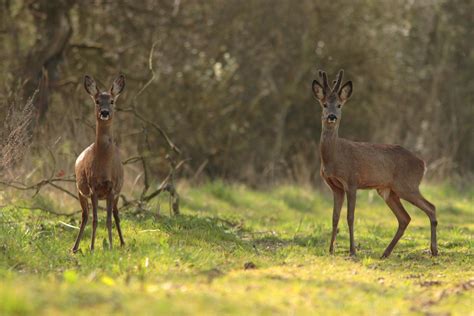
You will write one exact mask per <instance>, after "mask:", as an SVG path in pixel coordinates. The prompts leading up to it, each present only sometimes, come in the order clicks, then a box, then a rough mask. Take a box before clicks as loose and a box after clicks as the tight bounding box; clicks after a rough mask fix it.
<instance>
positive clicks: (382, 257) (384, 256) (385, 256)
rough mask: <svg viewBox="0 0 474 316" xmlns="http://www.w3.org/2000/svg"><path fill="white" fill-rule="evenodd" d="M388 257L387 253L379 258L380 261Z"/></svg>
mask: <svg viewBox="0 0 474 316" xmlns="http://www.w3.org/2000/svg"><path fill="white" fill-rule="evenodd" d="M389 256H390V254H389V253H385V252H384V253H383V255H382V256H381V257H380V259H387V258H388V257H389Z"/></svg>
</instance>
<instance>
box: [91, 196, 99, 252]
mask: <svg viewBox="0 0 474 316" xmlns="http://www.w3.org/2000/svg"><path fill="white" fill-rule="evenodd" d="M91 200H92V238H91V251H94V244H95V231H96V229H97V205H98V204H99V200H98V199H97V195H96V194H95V193H93V194H92V198H91Z"/></svg>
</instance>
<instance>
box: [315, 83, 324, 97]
mask: <svg viewBox="0 0 474 316" xmlns="http://www.w3.org/2000/svg"><path fill="white" fill-rule="evenodd" d="M312 87H313V94H314V96H315V97H316V99H318V100H319V101H322V100H323V99H324V89H323V86H322V85H321V84H320V83H319V82H318V80H313V86H312Z"/></svg>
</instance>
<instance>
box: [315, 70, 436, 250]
mask: <svg viewBox="0 0 474 316" xmlns="http://www.w3.org/2000/svg"><path fill="white" fill-rule="evenodd" d="M343 73H344V71H343V70H340V71H339V74H338V76H337V80H335V81H334V82H333V87H332V88H330V87H329V84H328V78H327V75H326V73H325V72H323V71H319V76H320V77H321V78H322V80H323V83H322V84H321V83H319V82H318V81H317V80H314V81H313V85H312V90H313V93H314V96H315V97H316V99H317V100H318V101H319V103H320V104H321V107H322V116H321V120H322V131H321V139H320V143H319V150H320V155H321V177H322V178H323V179H324V181H325V182H326V183H327V184H328V186H329V187H330V188H331V190H332V192H333V196H334V208H333V217H332V236H331V243H330V246H329V252H330V253H331V254H333V253H334V241H335V240H336V234H337V225H338V222H339V216H340V214H341V208H342V204H343V202H344V193H345V194H346V195H347V223H348V225H349V238H350V255H351V256H354V255H355V253H356V249H355V245H354V211H355V205H356V191H357V189H376V190H377V192H378V193H379V195H380V196H382V198H383V199H384V200H385V202H386V203H387V205H388V207H389V208H390V209H391V210H392V212H393V213H394V214H395V216H396V218H397V220H398V230H397V232H396V234H395V236H394V237H393V240H392V242H390V244H389V245H388V246H387V248H386V249H385V251H384V253H383V255H382V258H386V257H388V256H389V255H390V253H391V252H392V250H393V248H394V247H395V245H396V244H397V242H398V240H399V239H400V237H402V235H403V233H404V231H405V229H406V227H407V226H408V223H409V222H410V220H411V218H410V216H409V215H408V213H407V211H406V210H405V209H404V207H403V205H402V203H401V202H400V198H402V199H404V200H406V201H408V202H410V203H412V204H414V205H415V206H417V207H418V208H420V209H421V210H422V211H423V212H425V213H426V214H427V215H428V217H429V219H430V222H431V254H432V255H433V256H436V255H437V254H438V248H437V244H436V226H437V221H436V209H435V206H434V205H433V204H431V203H430V202H429V201H427V200H426V199H425V198H424V197H423V196H422V195H421V193H420V191H419V188H418V186H419V185H420V182H421V179H422V178H423V175H424V173H425V169H426V167H425V163H424V161H423V160H421V159H419V158H418V157H416V156H415V155H414V154H412V153H411V152H410V151H408V150H407V149H405V148H403V147H401V146H398V145H385V144H371V143H363V142H354V141H350V140H347V139H344V138H339V137H338V129H339V123H340V121H341V111H342V107H343V105H344V104H345V103H346V102H347V100H348V99H349V98H350V96H351V94H352V82H351V81H348V82H346V83H345V84H344V85H342V86H341V83H342V76H343Z"/></svg>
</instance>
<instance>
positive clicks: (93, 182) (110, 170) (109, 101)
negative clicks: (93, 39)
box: [72, 75, 125, 252]
mask: <svg viewBox="0 0 474 316" xmlns="http://www.w3.org/2000/svg"><path fill="white" fill-rule="evenodd" d="M84 87H85V89H86V91H87V93H89V95H90V96H91V97H92V100H93V101H94V104H95V117H96V135H95V142H94V143H93V144H91V145H90V146H89V147H87V148H86V149H85V150H84V151H83V152H82V153H81V154H80V155H79V157H78V158H77V160H76V166H75V172H76V185H77V190H78V192H79V202H80V203H81V207H82V222H81V227H80V229H79V234H78V235H77V239H76V242H75V244H74V247H73V248H72V251H73V252H77V250H78V248H79V243H80V242H81V238H82V234H83V232H84V228H85V226H86V224H87V220H88V217H89V205H88V202H87V198H91V200H92V240H91V250H94V242H95V232H96V228H97V204H98V201H99V200H106V202H107V222H106V225H107V230H108V235H109V245H110V248H112V212H113V215H114V219H115V225H116V226H117V231H118V235H119V238H120V245H121V246H123V245H124V244H125V242H124V240H123V236H122V231H121V229H120V219H119V214H118V209H117V202H118V196H119V193H120V190H121V189H122V184H123V166H122V162H121V160H120V153H119V149H118V147H117V145H115V143H114V140H113V134H112V121H113V118H114V106H113V105H114V103H115V101H116V100H117V97H118V96H119V94H120V93H121V92H122V91H123V89H124V87H125V77H124V76H123V75H120V76H118V77H117V78H116V79H115V80H114V82H113V84H112V87H111V88H110V90H109V92H100V91H99V89H98V88H97V85H96V83H95V81H94V79H92V78H91V77H89V76H87V75H86V76H85V77H84Z"/></svg>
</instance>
